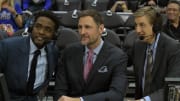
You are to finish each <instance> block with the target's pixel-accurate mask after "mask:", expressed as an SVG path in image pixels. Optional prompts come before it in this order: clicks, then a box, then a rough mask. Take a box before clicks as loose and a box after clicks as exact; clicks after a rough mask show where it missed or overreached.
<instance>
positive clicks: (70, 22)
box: [60, 10, 80, 29]
mask: <svg viewBox="0 0 180 101" xmlns="http://www.w3.org/2000/svg"><path fill="white" fill-rule="evenodd" d="M79 13H80V11H79V10H73V11H69V12H67V13H66V14H63V16H62V17H61V19H60V23H61V25H62V26H64V27H69V28H72V29H77V27H78V16H79Z"/></svg>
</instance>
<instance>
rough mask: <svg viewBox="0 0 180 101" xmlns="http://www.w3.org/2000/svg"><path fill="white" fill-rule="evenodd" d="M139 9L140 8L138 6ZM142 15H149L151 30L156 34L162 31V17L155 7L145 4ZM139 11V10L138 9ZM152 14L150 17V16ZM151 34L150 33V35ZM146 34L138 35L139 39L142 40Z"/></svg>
mask: <svg viewBox="0 0 180 101" xmlns="http://www.w3.org/2000/svg"><path fill="white" fill-rule="evenodd" d="M140 9H141V8H140ZM142 9H144V10H143V12H144V13H145V14H144V15H147V16H149V17H150V20H152V22H151V23H152V31H153V32H154V33H155V36H156V34H158V33H160V32H161V31H162V25H163V19H162V16H161V14H160V12H159V10H158V9H157V8H156V7H153V6H146V7H145V8H144V7H143V8H142ZM140 12H141V11H140ZM151 16H152V17H151ZM150 36H152V35H150ZM145 37H147V36H139V39H140V40H144V38H145Z"/></svg>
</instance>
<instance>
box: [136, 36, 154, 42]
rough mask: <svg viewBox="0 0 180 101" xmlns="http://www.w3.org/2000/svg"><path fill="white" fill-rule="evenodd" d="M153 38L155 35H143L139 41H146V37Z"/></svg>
mask: <svg viewBox="0 0 180 101" xmlns="http://www.w3.org/2000/svg"><path fill="white" fill-rule="evenodd" d="M151 36H154V35H147V36H142V35H141V36H139V40H141V41H142V40H144V39H145V38H146V37H151Z"/></svg>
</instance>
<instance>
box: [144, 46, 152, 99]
mask: <svg viewBox="0 0 180 101" xmlns="http://www.w3.org/2000/svg"><path fill="white" fill-rule="evenodd" d="M152 68H153V51H152V50H151V49H150V48H148V50H147V65H146V72H145V82H144V83H145V84H144V96H146V95H148V94H149V93H150V89H151V88H150V86H151V85H150V84H151V82H152V75H151V71H152Z"/></svg>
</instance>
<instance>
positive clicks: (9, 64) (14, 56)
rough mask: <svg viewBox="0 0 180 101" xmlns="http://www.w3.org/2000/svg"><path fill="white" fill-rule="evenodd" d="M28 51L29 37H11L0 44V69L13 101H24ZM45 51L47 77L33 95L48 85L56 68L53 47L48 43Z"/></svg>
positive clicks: (55, 52)
mask: <svg viewBox="0 0 180 101" xmlns="http://www.w3.org/2000/svg"><path fill="white" fill-rule="evenodd" d="M29 49H30V37H13V38H8V39H5V40H2V41H1V42H0V68H1V69H2V72H3V73H4V74H5V77H6V81H7V85H8V88H9V92H10V96H11V99H12V100H13V101H26V100H25V98H23V96H25V94H26V84H27V74H28V64H29V51H30V50H29ZM45 50H46V52H47V61H48V69H47V77H46V79H45V82H44V83H43V85H42V86H40V87H38V88H37V89H36V90H35V91H34V93H38V92H39V90H40V89H41V88H43V87H44V86H45V85H47V84H48V81H49V79H50V78H51V76H52V73H53V72H54V69H55V67H56V66H57V65H56V64H57V61H58V59H57V58H58V55H57V50H56V49H55V47H54V45H53V44H52V43H49V44H48V45H47V46H46V48H45ZM20 96H22V97H20ZM16 99H21V100H16ZM27 101H28V100H27ZM31 101H34V100H31Z"/></svg>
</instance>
